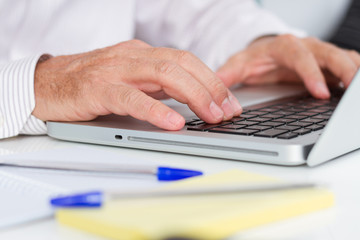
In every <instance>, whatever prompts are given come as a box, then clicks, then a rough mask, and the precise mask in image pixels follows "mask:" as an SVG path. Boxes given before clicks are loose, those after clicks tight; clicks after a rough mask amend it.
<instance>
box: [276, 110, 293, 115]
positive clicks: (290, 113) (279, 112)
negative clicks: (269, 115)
mask: <svg viewBox="0 0 360 240" xmlns="http://www.w3.org/2000/svg"><path fill="white" fill-rule="evenodd" d="M275 113H276V114H280V115H285V116H288V115H292V114H294V113H295V112H291V111H278V112H275Z"/></svg>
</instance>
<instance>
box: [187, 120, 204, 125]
mask: <svg viewBox="0 0 360 240" xmlns="http://www.w3.org/2000/svg"><path fill="white" fill-rule="evenodd" d="M202 124H205V122H204V121H202V120H199V119H196V120H191V121H189V122H187V123H186V125H188V126H196V125H202Z"/></svg>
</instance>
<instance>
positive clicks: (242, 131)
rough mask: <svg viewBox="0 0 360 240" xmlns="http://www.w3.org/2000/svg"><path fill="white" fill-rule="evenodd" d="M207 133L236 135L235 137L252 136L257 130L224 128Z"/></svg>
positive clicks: (213, 129)
mask: <svg viewBox="0 0 360 240" xmlns="http://www.w3.org/2000/svg"><path fill="white" fill-rule="evenodd" d="M209 132H215V133H228V134H237V135H247V136H249V135H252V134H254V133H256V132H258V130H254V129H245V128H241V129H226V128H212V129H210V130H209Z"/></svg>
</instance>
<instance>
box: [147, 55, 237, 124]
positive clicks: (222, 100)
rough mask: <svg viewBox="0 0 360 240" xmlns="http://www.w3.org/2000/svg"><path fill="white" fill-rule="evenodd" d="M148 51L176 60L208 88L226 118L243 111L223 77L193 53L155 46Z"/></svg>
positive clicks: (160, 57)
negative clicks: (231, 95)
mask: <svg viewBox="0 0 360 240" xmlns="http://www.w3.org/2000/svg"><path fill="white" fill-rule="evenodd" d="M147 51H150V56H151V57H152V58H154V59H162V60H167V61H172V62H175V63H177V64H178V65H179V66H181V67H182V68H183V69H184V70H186V71H187V72H188V73H189V74H190V75H192V77H193V78H194V79H196V80H197V81H198V82H199V83H201V84H202V85H203V86H204V88H205V89H207V91H208V92H209V93H210V95H211V97H212V98H213V99H214V102H215V103H216V104H217V105H218V106H220V107H221V108H222V110H223V112H224V119H226V120H227V119H231V118H232V117H233V116H234V113H235V112H236V113H238V112H240V111H241V106H240V104H239V102H238V101H237V99H232V101H231V100H230V95H229V91H228V89H227V87H226V86H225V84H224V83H223V82H222V81H221V79H220V78H219V77H218V76H216V74H215V73H214V72H213V71H211V70H210V68H209V67H208V66H206V65H205V64H204V63H203V62H202V61H201V60H200V59H198V58H197V57H196V56H194V55H193V54H192V53H190V52H187V51H181V50H175V49H170V48H153V49H151V50H147Z"/></svg>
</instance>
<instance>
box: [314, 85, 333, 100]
mask: <svg viewBox="0 0 360 240" xmlns="http://www.w3.org/2000/svg"><path fill="white" fill-rule="evenodd" d="M317 91H318V93H319V94H320V95H321V96H322V97H323V98H329V97H330V92H329V89H328V87H327V86H326V84H325V83H323V82H318V83H317Z"/></svg>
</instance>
